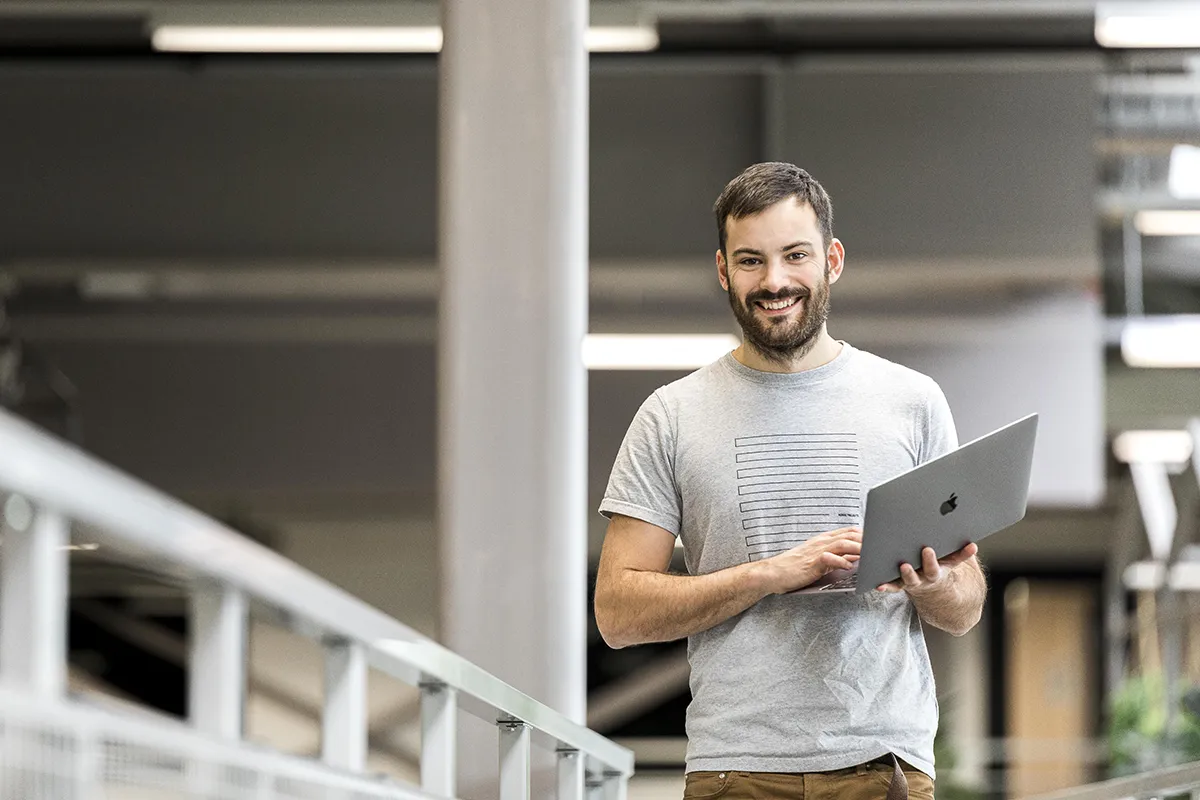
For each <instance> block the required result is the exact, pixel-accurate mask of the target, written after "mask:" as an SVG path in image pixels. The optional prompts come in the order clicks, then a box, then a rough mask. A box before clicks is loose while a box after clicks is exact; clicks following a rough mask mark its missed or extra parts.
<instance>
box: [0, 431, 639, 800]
mask: <svg viewBox="0 0 1200 800" xmlns="http://www.w3.org/2000/svg"><path fill="white" fill-rule="evenodd" d="M0 492H6V493H12V494H15V495H18V496H20V497H23V498H25V499H26V500H28V501H29V502H30V503H32V504H33V505H34V506H36V507H38V509H39V511H40V512H41V513H42V514H44V515H46V516H47V517H48V518H52V517H53V516H54V515H59V516H61V517H62V518H63V519H64V520H65V519H69V520H73V521H76V522H79V523H82V524H85V525H87V526H88V527H89V529H92V528H94V533H93V531H92V530H89V535H94V536H95V537H96V540H97V542H99V543H101V544H102V545H104V546H105V547H106V548H112V549H115V550H116V551H118V552H121V553H125V554H127V555H130V556H133V557H136V558H141V559H149V560H151V561H153V562H156V563H160V564H163V565H164V567H166V568H168V569H170V570H173V571H174V572H175V573H177V574H179V575H180V576H181V577H184V578H187V579H191V580H192V581H197V582H199V583H201V584H211V585H212V586H213V587H214V588H215V589H216V590H217V594H216V604H215V605H214V604H213V603H211V602H210V604H209V605H208V606H205V607H204V608H206V609H207V611H206V612H205V613H203V614H202V615H201V617H202V619H204V620H205V621H206V624H211V625H212V626H214V627H213V630H214V631H217V632H222V631H223V635H225V636H227V637H229V638H227V639H226V640H225V641H229V642H233V641H236V638H237V635H239V633H240V632H241V631H244V628H241V627H239V626H238V623H236V622H233V623H231V622H230V620H231V619H233V620H236V619H238V618H239V615H244V609H245V600H244V599H243V600H242V601H241V605H239V603H238V602H237V601H236V598H237V597H238V596H244V597H246V598H253V599H257V600H260V601H262V602H264V603H265V604H267V605H268V606H271V607H273V608H275V609H277V610H279V611H282V612H284V614H285V615H286V616H287V618H288V620H289V623H290V624H291V625H292V626H293V627H294V628H295V629H297V630H298V631H299V632H301V633H303V634H305V635H307V636H310V637H312V638H314V639H317V640H318V641H323V642H325V643H326V645H327V646H328V647H331V648H334V647H341V648H343V653H345V652H347V651H345V648H346V647H350V648H351V652H358V650H359V649H361V655H362V656H363V657H365V661H364V662H363V663H362V666H361V671H363V672H364V675H365V668H366V664H367V663H369V664H370V665H371V666H374V667H375V668H376V669H379V670H380V671H382V672H385V673H387V674H389V675H391V676H393V677H395V678H397V679H399V680H401V681H404V682H406V683H408V684H410V685H413V686H420V687H422V688H423V689H424V690H426V695H432V694H436V692H437V691H438V690H441V689H449V690H452V691H451V695H452V697H453V696H455V695H456V696H457V700H458V704H459V705H460V706H461V707H462V708H464V709H465V710H467V711H469V712H471V713H473V714H475V715H477V716H480V717H482V718H484V719H486V720H488V721H490V722H494V723H497V724H500V725H501V726H502V729H503V726H512V725H513V724H524V725H526V726H529V728H531V729H532V731H531V732H532V733H533V734H534V739H535V741H537V742H539V743H541V744H543V745H546V746H549V747H553V748H554V749H556V750H559V751H566V752H578V753H580V754H584V755H585V756H586V757H587V771H588V772H589V773H592V774H593V775H594V776H600V777H601V778H603V777H607V778H616V779H617V782H618V783H620V784H621V786H622V788H623V785H624V781H625V780H627V778H628V776H629V775H630V774H632V772H633V754H632V752H631V751H629V750H627V749H626V748H623V747H620V746H618V745H616V744H615V743H613V742H612V741H610V740H609V739H607V738H605V737H603V736H601V735H599V734H598V733H596V732H595V731H592V730H590V729H588V728H587V727H585V726H583V725H580V724H578V723H576V722H573V721H571V720H570V719H568V718H566V717H565V716H563V715H562V714H560V713H559V712H557V711H555V710H554V709H552V708H550V707H549V706H546V705H545V704H543V703H541V702H539V701H537V700H535V699H534V698H532V697H530V696H528V695H526V694H524V693H522V692H520V691H518V690H517V689H515V688H513V687H511V686H509V685H508V684H506V683H504V682H503V681H501V680H500V679H499V678H497V677H495V676H493V675H491V674H490V673H488V672H486V671H485V670H483V669H481V668H480V667H478V666H476V665H475V664H473V663H471V662H469V661H467V660H466V659H464V658H462V657H461V656H458V655H456V654H455V653H452V652H450V651H449V650H447V649H445V648H444V647H442V646H440V645H439V644H437V643H436V642H434V641H433V640H431V639H429V638H427V637H425V636H423V635H422V634H420V633H418V632H417V631H415V630H413V629H412V628H410V627H408V626H407V625H404V624H402V623H400V622H398V621H396V620H394V619H392V618H391V617H389V616H387V615H386V614H384V613H383V612H381V611H379V610H377V609H375V608H373V607H371V606H369V605H367V604H366V603H364V602H362V601H361V600H359V599H357V598H355V597H353V596H352V595H350V594H349V593H347V592H345V591H343V590H341V589H339V588H337V587H335V586H333V585H332V584H330V583H328V582H326V581H324V580H322V579H321V578H319V577H317V576H316V575H314V574H312V573H311V572H308V571H307V570H305V569H303V568H301V567H299V566H298V565H296V564H294V563H292V562H291V561H289V560H287V559H286V558H284V557H282V556H280V555H278V554H277V553H274V552H272V551H270V550H268V549H267V548H265V547H263V546H261V545H259V544H257V543H255V542H253V541H250V540H249V539H246V538H245V537H243V536H241V535H239V534H237V533H236V532H234V531H232V530H230V529H229V528H227V527H225V526H224V525H222V524H220V523H219V522H217V521H215V520H213V519H211V518H209V517H207V516H205V515H204V514H202V513H200V512H199V511H197V510H195V509H193V508H191V507H189V506H187V505H185V504H183V503H182V502H180V501H178V500H176V499H174V498H172V497H169V496H168V495H166V494H165V493H163V492H161V491H159V490H157V489H154V488H152V487H150V486H148V485H146V484H145V483H143V482H141V481H139V480H137V479H135V478H133V477H131V476H129V475H127V474H125V473H123V472H121V471H119V470H117V469H116V468H114V467H112V466H109V465H107V464H104V463H102V462H100V461H98V460H97V459H95V458H93V457H92V456H89V455H88V454H86V453H84V452H83V451H81V450H79V449H77V448H75V447H73V446H72V445H69V444H67V443H65V442H62V441H60V440H58V439H56V438H55V437H53V436H51V435H49V434H47V433H45V432H43V431H41V430H40V429H37V428H35V427H33V426H32V425H30V424H28V423H27V422H25V421H23V420H21V419H19V418H17V417H15V416H13V415H12V414H9V413H7V412H3V411H0ZM32 527H33V529H34V530H35V531H36V529H37V525H33V526H32ZM64 531H65V522H64V524H63V525H62V530H61V531H59V533H58V535H59V536H60V537H62V536H65V533H64ZM31 552H32V553H33V554H34V555H33V556H31V557H35V556H36V554H37V552H43V558H49V559H51V560H53V557H52V556H48V555H44V553H48V552H49V549H46V548H45V547H43V551H37V550H36V548H34V549H33V550H31ZM10 560H12V559H6V564H5V572H4V578H5V583H9V582H10V580H9V579H10V577H12V578H13V581H12V582H14V583H19V582H20V580H21V578H20V576H11V575H10V570H9V565H8V563H7V562H8V561H10ZM63 568H64V570H65V561H64V565H63ZM29 580H33V578H30V579H29ZM49 580H50V581H51V583H53V580H54V578H50V579H49ZM63 580H64V585H65V577H64V578H63ZM3 588H4V590H5V592H6V595H5V596H6V597H7V596H8V593H9V592H13V591H18V590H25V589H28V588H29V587H17V588H13V587H10V586H4V587H3ZM222 598H223V600H224V601H226V602H224V604H222ZM64 602H65V599H64ZM19 611H20V609H18V612H19ZM12 613H17V612H12ZM0 620H2V621H3V622H4V623H5V627H8V628H12V627H14V625H13V624H9V620H10V615H9V614H8V613H6V614H5V616H4V617H3V618H0ZM29 622H30V628H29V630H30V631H36V630H38V628H37V627H36V626H35V625H34V624H33V622H32V621H29ZM230 625H232V628H231V627H229V626H230ZM241 625H244V622H243V623H241ZM222 626H224V627H222ZM22 627H23V626H22ZM3 635H5V631H3V630H0V651H2V650H6V649H8V648H4V647H3V642H4V641H6V640H5V639H4V638H3ZM7 635H10V636H11V635H14V634H13V632H11V631H10V632H8V634H7ZM206 641H207V640H206ZM213 641H215V642H217V643H218V644H216V645H213V647H216V648H217V649H216V650H214V651H212V652H209V653H207V654H206V655H201V656H199V657H205V658H216V659H217V660H216V661H205V662H203V663H204V664H205V665H206V670H205V673H209V672H211V671H212V670H210V669H208V668H207V667H209V666H211V665H213V664H218V665H221V666H219V667H217V668H216V671H218V672H219V671H220V669H236V665H234V666H230V663H231V660H230V659H228V658H227V659H226V660H224V661H222V660H221V659H222V658H223V656H222V655H221V653H222V652H223V651H221V649H220V647H219V643H220V641H222V640H221V639H220V638H219V637H217V638H215V639H213ZM231 648H232V645H230V648H227V649H231ZM339 663H349V664H351V665H352V666H351V667H350V673H351V674H352V675H353V674H356V673H357V672H358V671H359V670H358V669H357V668H356V667H354V666H353V665H354V664H356V663H357V662H356V661H354V659H353V658H351V659H350V661H349V662H345V661H343V662H339ZM0 666H3V665H2V664H0ZM11 671H12V670H9V672H11ZM11 677H12V676H11V675H7V676H5V678H6V680H7V679H10V678H11ZM355 680H357V679H355ZM363 682H364V684H365V677H364V678H363ZM344 686H346V687H351V688H350V689H347V691H348V692H349V695H348V696H349V697H351V700H349V701H347V705H345V708H349V709H351V711H352V712H353V710H354V709H355V701H354V699H353V698H354V697H356V696H357V697H358V701H357V702H358V704H360V705H361V704H362V702H363V701H362V697H361V694H362V692H365V688H363V689H362V690H361V691H360V692H359V693H358V695H356V694H355V690H354V689H353V687H355V686H357V683H355V681H354V680H352V681H351V682H350V683H347V684H345V685H344ZM227 691H228V690H227V689H219V688H216V687H213V688H212V690H211V691H210V693H209V694H207V695H205V698H206V707H207V700H211V699H212V698H214V697H215V698H218V699H220V698H221V697H222V694H221V693H222V692H227ZM226 699H228V698H226ZM426 699H429V698H428V697H426ZM327 702H329V701H328V700H327ZM239 710H240V709H239ZM343 710H344V709H343ZM451 710H452V709H451ZM443 711H444V709H443ZM214 713H215V712H214ZM217 716H218V717H219V714H217ZM358 716H362V714H361V712H360V713H357V714H356V713H351V717H352V718H357V717H358ZM449 717H452V714H450V715H443V716H442V717H440V719H441V720H442V721H443V722H445V721H446V720H447V719H449ZM447 724H450V725H451V726H452V722H450V723H447ZM438 730H442V728H439V729H438ZM451 733H452V729H451ZM355 735H357V733H356V734H355ZM363 736H364V737H365V731H364V733H363ZM502 738H503V737H502ZM451 739H453V736H452V735H451ZM443 745H444V746H445V747H449V744H448V743H446V742H443ZM447 759H449V760H450V763H451V764H452V761H453V756H452V754H448V753H441V754H440V755H437V756H436V757H435V758H434V759H433V763H436V764H438V765H440V766H439V767H438V768H440V769H442V770H443V772H444V771H445V770H446V769H448V768H447V767H446V766H445V764H446V760H447ZM351 761H352V762H353V763H354V764H355V765H357V762H358V761H361V758H354V757H353V756H351ZM423 763H424V754H423ZM427 788H429V787H428V786H427ZM435 788H440V789H441V791H440V792H439V793H441V794H443V795H446V794H452V792H447V791H446V789H448V788H450V787H449V786H447V785H446V783H445V781H444V780H443V781H442V782H441V783H440V784H436V783H435Z"/></svg>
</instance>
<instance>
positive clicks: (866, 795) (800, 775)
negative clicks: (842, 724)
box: [683, 759, 933, 800]
mask: <svg viewBox="0 0 1200 800" xmlns="http://www.w3.org/2000/svg"><path fill="white" fill-rule="evenodd" d="M900 766H901V767H902V768H903V770H904V777H905V778H907V779H908V796H909V797H910V798H912V799H913V800H933V780H932V779H931V778H930V777H929V776H928V775H926V774H925V773H924V772H921V771H920V770H917V769H914V768H913V767H912V766H911V765H909V764H906V763H904V762H903V761H901V762H900ZM892 770H893V765H892V763H891V760H890V759H888V760H886V761H885V760H879V761H872V762H871V763H869V764H860V765H858V766H857V767H848V768H846V769H838V770H834V771H832V772H689V773H688V774H687V782H686V784H685V785H684V790H683V798H684V800H718V798H720V800H883V798H884V797H886V796H887V790H888V786H889V785H890V784H891V780H892Z"/></svg>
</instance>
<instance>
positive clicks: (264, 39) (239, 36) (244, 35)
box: [153, 25, 442, 53]
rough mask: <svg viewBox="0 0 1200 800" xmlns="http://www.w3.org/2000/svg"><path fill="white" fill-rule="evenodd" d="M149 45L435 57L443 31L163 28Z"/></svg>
mask: <svg viewBox="0 0 1200 800" xmlns="http://www.w3.org/2000/svg"><path fill="white" fill-rule="evenodd" d="M153 43H154V49H155V50H160V51H164V52H175V53H436V52H438V51H439V50H441V49H442V29H441V28H439V27H438V26H436V25H430V26H424V27H369V26H363V27H341V26H338V27H317V26H296V27H276V26H270V27H268V26H257V25H163V26H162V27H160V28H157V29H156V30H155V31H154V37H153Z"/></svg>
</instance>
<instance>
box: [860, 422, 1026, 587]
mask: <svg viewBox="0 0 1200 800" xmlns="http://www.w3.org/2000/svg"><path fill="white" fill-rule="evenodd" d="M1037 424H1038V415H1037V414H1030V415H1029V416H1027V417H1023V418H1021V419H1019V420H1017V421H1015V422H1012V423H1010V424H1008V425H1005V426H1004V427H1003V428H1000V429H999V430H996V431H993V432H992V433H989V434H987V435H986V436H981V437H980V438H978V439H975V440H974V441H972V442H968V443H967V444H965V445H962V446H961V447H959V448H958V449H956V450H952V451H951V452H949V453H947V454H945V455H944V456H941V457H940V458H936V459H934V460H932V461H927V462H926V463H924V464H921V465H920V466H917V467H914V468H913V469H911V470H909V471H908V472H905V473H902V474H901V475H898V476H897V477H895V478H892V479H891V480H888V481H885V482H884V483H881V484H879V485H878V486H875V487H874V488H872V489H871V490H870V491H869V492H867V504H866V514H865V516H864V519H863V549H862V558H861V559H860V560H859V562H858V565H857V566H858V570H857V571H858V573H859V574H858V579H857V586H856V587H855V591H856V592H857V593H859V594H865V593H866V592H871V591H874V590H875V587H877V586H879V585H880V584H883V583H888V582H889V581H894V580H897V579H898V578H899V577H900V564H901V563H903V562H907V563H909V564H912V565H913V566H914V567H917V568H918V569H919V568H920V564H921V550H922V549H923V548H925V547H932V548H933V549H934V551H935V552H936V553H937V555H938V558H942V557H943V556H947V555H949V554H950V553H953V552H954V551H956V550H960V549H961V548H963V547H965V546H966V545H967V544H968V543H970V542H978V541H979V540H980V539H983V538H984V537H987V536H990V535H991V534H993V533H995V532H997V531H1000V530H1003V529H1004V528H1007V527H1009V526H1010V525H1012V524H1014V523H1016V522H1018V521H1019V520H1021V519H1022V518H1023V517H1024V516H1025V510H1026V507H1027V505H1028V501H1029V476H1030V472H1031V471H1032V469H1033V445H1034V442H1035V441H1036V439H1037Z"/></svg>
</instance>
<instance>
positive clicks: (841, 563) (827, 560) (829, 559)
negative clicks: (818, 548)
mask: <svg viewBox="0 0 1200 800" xmlns="http://www.w3.org/2000/svg"><path fill="white" fill-rule="evenodd" d="M821 566H823V567H825V568H826V571H828V570H834V569H851V568H852V567H853V566H854V565H853V564H852V563H850V562H849V561H847V560H846V559H845V558H842V557H841V556H839V555H837V554H836V553H822V554H821Z"/></svg>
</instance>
